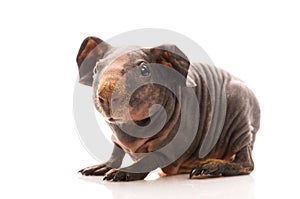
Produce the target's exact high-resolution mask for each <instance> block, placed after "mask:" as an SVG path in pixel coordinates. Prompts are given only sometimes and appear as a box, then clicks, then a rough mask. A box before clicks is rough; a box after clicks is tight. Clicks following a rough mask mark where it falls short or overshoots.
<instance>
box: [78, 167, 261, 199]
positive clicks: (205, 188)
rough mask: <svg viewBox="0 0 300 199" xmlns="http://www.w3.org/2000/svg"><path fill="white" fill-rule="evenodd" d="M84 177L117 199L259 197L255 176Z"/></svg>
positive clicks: (153, 174)
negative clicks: (123, 179)
mask: <svg viewBox="0 0 300 199" xmlns="http://www.w3.org/2000/svg"><path fill="white" fill-rule="evenodd" d="M80 178H81V179H82V180H84V181H86V182H90V183H97V184H99V186H101V189H103V188H105V189H107V190H109V191H110V192H111V194H109V196H112V198H114V199H119V198H125V199H127V198H128V199H136V198H146V199H147V198H151V199H153V198H154V199H155V198H164V199H165V198H205V199H207V198H222V199H223V198H225V199H226V198H230V199H232V198H243V199H244V198H246V199H251V198H255V197H254V190H253V187H254V186H253V178H252V176H251V175H247V176H237V177H220V178H208V179H189V178H188V175H177V176H165V177H159V176H158V175H157V173H152V174H151V177H150V179H149V178H147V179H148V180H142V181H134V182H107V181H102V177H100V178H99V177H80ZM153 178H154V179H153ZM109 196H107V197H106V198H108V197H109Z"/></svg>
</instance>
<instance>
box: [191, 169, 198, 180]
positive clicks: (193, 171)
mask: <svg viewBox="0 0 300 199" xmlns="http://www.w3.org/2000/svg"><path fill="white" fill-rule="evenodd" d="M196 172H197V170H196V169H193V170H192V171H191V172H190V179H191V178H192V177H193V176H194V175H195V173H196Z"/></svg>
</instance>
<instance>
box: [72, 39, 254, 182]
mask: <svg viewBox="0 0 300 199" xmlns="http://www.w3.org/2000/svg"><path fill="white" fill-rule="evenodd" d="M77 64H78V68H79V75H80V83H82V84H85V85H88V86H92V87H93V99H94V104H95V107H96V109H97V110H98V111H99V112H100V113H101V114H102V115H103V117H104V119H105V121H106V122H107V123H108V125H109V126H110V127H111V129H112V141H113V143H114V149H113V152H112V155H111V158H110V159H109V160H108V161H107V162H105V163H103V164H99V165H95V166H91V167H87V168H85V169H82V170H80V171H79V172H80V173H82V174H83V175H95V176H101V175H104V176H105V177H104V180H110V181H132V180H141V179H144V178H145V177H146V176H147V174H148V173H149V172H150V171H152V170H155V169H156V168H161V169H162V171H163V172H164V173H165V174H167V175H173V174H182V173H189V175H190V178H194V177H197V176H198V177H202V176H205V177H206V176H234V175H244V174H249V173H250V172H251V171H252V170H253V169H254V163H253V160H252V157H251V152H252V149H253V144H254V141H255V135H256V132H257V131H258V129H259V124H260V109H259V105H258V102H257V100H256V98H255V96H254V94H253V93H252V91H251V90H250V89H249V88H247V87H246V86H245V84H244V83H243V82H242V81H240V80H239V79H238V78H236V77H234V76H232V75H230V74H229V73H227V72H225V71H223V70H221V69H218V68H216V67H214V66H209V65H207V64H200V63H190V62H189V60H188V58H187V57H186V55H184V53H183V52H182V51H181V50H179V49H178V48H177V47H176V46H175V45H161V46H158V47H154V48H141V47H122V48H121V47H118V48H117V47H112V46H111V45H109V44H108V43H106V42H103V41H102V40H101V39H99V38H96V37H88V38H86V39H85V40H84V41H83V43H82V44H81V47H80V49H79V52H78V55H77ZM125 153H127V154H129V155H130V156H131V158H132V159H133V160H134V163H133V164H132V165H130V166H128V167H123V168H120V166H121V164H122V160H123V158H124V155H125Z"/></svg>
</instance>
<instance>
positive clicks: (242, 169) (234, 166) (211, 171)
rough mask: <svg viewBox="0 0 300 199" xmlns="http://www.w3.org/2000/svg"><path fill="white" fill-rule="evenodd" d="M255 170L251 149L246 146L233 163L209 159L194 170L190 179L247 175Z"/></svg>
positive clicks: (237, 154)
mask: <svg viewBox="0 0 300 199" xmlns="http://www.w3.org/2000/svg"><path fill="white" fill-rule="evenodd" d="M253 169H254V163H253V160H252V157H251V147H250V146H246V147H244V148H243V149H242V150H240V151H239V152H238V153H236V155H235V158H234V160H233V161H228V160H221V159H207V160H204V161H203V162H200V164H199V165H198V166H197V167H196V168H194V169H192V171H191V172H190V178H192V177H193V176H235V175H246V174H249V173H251V171H252V170H253Z"/></svg>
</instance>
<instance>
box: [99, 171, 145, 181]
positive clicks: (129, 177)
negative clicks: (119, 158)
mask: <svg viewBox="0 0 300 199" xmlns="http://www.w3.org/2000/svg"><path fill="white" fill-rule="evenodd" d="M147 174H148V173H129V172H125V171H121V170H119V169H111V170H110V171H109V172H107V173H106V174H105V177H104V178H103V180H107V181H113V182H118V181H133V180H142V179H144V178H145V177H146V176H147Z"/></svg>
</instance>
